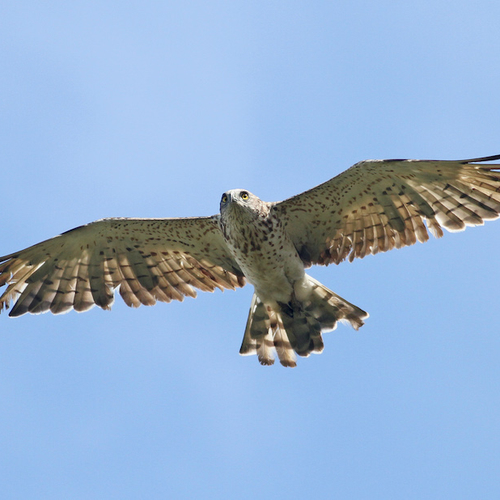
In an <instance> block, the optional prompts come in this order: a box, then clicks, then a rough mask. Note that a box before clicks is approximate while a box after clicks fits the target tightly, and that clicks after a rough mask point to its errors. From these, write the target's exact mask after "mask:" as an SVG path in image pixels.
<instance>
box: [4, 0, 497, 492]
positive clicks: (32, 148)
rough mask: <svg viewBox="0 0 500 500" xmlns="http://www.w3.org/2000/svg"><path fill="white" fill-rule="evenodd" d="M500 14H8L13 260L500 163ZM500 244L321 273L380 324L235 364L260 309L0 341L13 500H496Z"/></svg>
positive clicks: (46, 330)
mask: <svg viewBox="0 0 500 500" xmlns="http://www.w3.org/2000/svg"><path fill="white" fill-rule="evenodd" d="M499 21H500V3H499V2H497V1H493V0H476V1H474V2H471V1H461V0H458V1H455V2H449V1H448V0H446V1H444V0H432V1H431V0H419V1H418V2H416V1H410V2H401V1H378V2H372V1H361V0H350V1H349V2H347V1H339V2H333V1H332V2H320V1H310V0H308V1H289V2H285V1H273V0H271V1H266V2H260V1H254V2H245V1H226V2H224V1H210V2H204V1H200V2H195V1H186V2H169V1H141V2H138V1H130V2H117V1H100V2H97V1H85V2H83V1H72V2H66V1H65V2H63V1H49V2H35V1H24V0H18V1H15V2H13V1H11V2H4V4H3V5H2V8H1V12H0V47H1V50H0V173H1V203H2V205H1V219H2V222H1V233H0V234H1V236H0V254H7V253H10V252H14V251H16V250H19V249H21V248H24V247H26V246H28V245H31V244H34V243H37V242H38V241H41V240H43V239H46V238H49V237H52V236H55V235H56V234H59V233H60V232H62V231H65V230H67V229H70V228H73V227H75V226H78V225H80V224H83V223H86V222H90V221H92V220H95V219H99V218H102V217H113V216H127V217H175V216H191V215H193V216H194V215H212V214H214V213H216V212H217V211H218V206H219V199H220V195H221V193H222V192H223V191H225V190H226V189H231V188H247V189H249V190H250V191H252V192H254V193H255V194H257V195H258V196H260V197H261V198H263V199H265V200H269V201H275V200H280V199H284V198H286V197H289V196H291V195H293V194H296V193H299V192H301V191H304V190H306V189H308V188H310V187H312V186H315V185H317V184H319V183H320V182H323V181H325V180H327V179H329V178H331V177H333V176H334V175H336V174H338V173H340V172H341V171H343V170H344V169H346V168H347V167H349V166H350V165H352V164H354V163H355V162H357V161H359V160H362V159H367V158H427V159H429V158H430V159H461V158H470V157H477V156H485V155H492V154H498V153H500V114H499V110H500V84H499V82H500V34H499V28H498V27H499ZM499 247H500V222H498V221H497V222H490V223H487V224H486V226H484V227H480V228H471V229H468V230H467V231H465V232H463V233H458V234H450V233H446V235H445V237H444V238H442V239H441V240H439V241H438V240H433V241H431V242H429V243H427V244H425V245H420V244H418V245H415V246H413V247H411V248H406V249H403V250H399V251H393V252H389V253H387V254H383V255H377V256H374V257H373V256H370V257H367V258H366V259H364V260H357V261H356V262H354V263H352V264H348V263H344V264H342V265H340V266H330V267H328V268H319V267H316V268H314V269H312V270H311V274H312V275H313V276H314V277H316V278H317V279H319V280H320V281H322V282H323V283H324V284H325V285H327V286H328V287H330V288H332V289H333V290H335V291H336V292H337V293H339V294H340V295H342V296H343V297H345V298H346V299H347V300H349V301H351V302H353V303H355V304H356V305H358V306H360V307H361V308H363V309H365V310H367V311H368V312H369V313H370V318H369V319H368V321H367V322H366V325H365V326H364V327H363V328H362V329H361V330H360V331H359V332H357V333H356V332H354V330H352V329H351V328H350V327H348V326H344V325H340V326H339V328H338V329H337V330H336V331H335V332H333V333H330V334H327V335H326V336H325V337H326V338H325V344H326V348H325V351H324V352H323V354H321V355H320V356H316V355H313V356H311V357H310V358H308V359H299V364H298V367H297V368H295V369H293V370H292V369H285V368H282V367H281V366H280V365H279V364H278V365H275V366H273V367H270V368H268V367H261V366H260V365H259V364H258V362H257V359H256V357H241V356H239V355H238V350H239V347H240V343H241V339H242V336H243V329H244V326H245V321H246V318H247V313H248V308H249V305H250V299H251V296H252V288H251V287H247V288H245V289H242V290H238V291H237V292H224V293H220V292H216V293H214V294H203V293H200V294H199V297H198V298H197V299H196V300H192V299H186V300H185V302H184V303H182V304H181V303H171V304H161V303H159V304H158V305H156V306H155V307H152V308H148V307H141V308H139V309H137V310H132V309H128V308H127V307H126V306H125V305H124V304H123V303H122V302H121V299H117V301H116V304H115V305H114V307H113V311H112V312H104V311H101V310H100V309H97V308H95V309H93V310H92V311H90V312H87V313H85V314H77V313H75V312H71V313H69V314H66V315H63V316H53V315H50V314H45V315H41V316H23V317H21V318H18V319H9V318H8V317H7V315H5V314H2V316H1V317H0V489H1V491H2V493H1V496H2V498H5V499H21V498H22V499H31V498H33V499H35V498H36V499H43V498H50V499H59V498H61V499H68V498H71V499H89V498H92V499H94V498H95V499H109V498H120V499H122V498H123V499H139V498H140V499H144V498H147V499H163V498H175V499H177V498H179V499H182V498H217V499H226V498H228V499H229V498H231V499H233V498H239V499H240V498H241V499H255V498H287V499H295V498H297V499H298V498H315V499H330V498H349V499H368V498H369V499H392V498H394V499H401V498H405V499H422V498H426V499H448V498H454V499H470V498H481V499H490V498H491V499H493V498H499V497H500V483H499V480H498V478H499V474H500V318H499V315H498V310H499V290H498V289H499V286H498V283H499V280H500V269H499V265H498V258H497V255H498V248H499Z"/></svg>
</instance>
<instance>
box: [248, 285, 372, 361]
mask: <svg viewBox="0 0 500 500" xmlns="http://www.w3.org/2000/svg"><path fill="white" fill-rule="evenodd" d="M307 278H308V280H309V285H310V286H311V291H310V293H309V296H308V298H307V299H305V300H303V301H302V302H299V301H297V300H295V301H292V302H290V303H288V304H277V305H274V307H273V306H271V305H266V304H264V303H263V302H262V301H261V300H260V298H259V297H258V295H257V294H255V293H254V295H253V297H252V303H251V306H250V312H249V314H248V320H247V325H246V328H245V335H244V337H243V343H242V345H241V349H240V354H242V355H250V354H257V356H258V359H259V362H260V363H261V364H262V365H272V364H273V363H274V356H275V353H277V354H278V359H279V360H280V363H281V364H282V365H283V366H288V367H294V366H296V365H297V362H296V356H295V353H297V354H298V355H299V356H306V357H307V356H309V355H310V354H311V353H312V352H314V353H318V354H319V353H320V352H322V351H323V348H324V344H323V338H322V336H321V333H322V332H324V331H331V330H334V329H335V328H336V327H337V323H338V321H348V322H349V323H350V324H351V326H352V327H353V328H354V329H355V330H358V329H359V328H360V327H361V326H363V324H364V321H363V320H364V319H366V318H367V317H368V313H366V312H365V311H363V310H362V309H360V308H359V307H357V306H355V305H354V304H351V303H350V302H347V301H346V300H345V299H343V298H342V297H340V296H339V295H337V294H336V293H334V292H332V291H331V290H329V289H328V288H326V287H325V286H324V285H322V284H321V283H319V282H318V281H316V280H315V279H314V278H311V277H310V276H308V277H307Z"/></svg>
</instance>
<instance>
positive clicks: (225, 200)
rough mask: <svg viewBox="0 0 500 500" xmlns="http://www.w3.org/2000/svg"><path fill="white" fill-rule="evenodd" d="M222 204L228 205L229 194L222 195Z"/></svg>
mask: <svg viewBox="0 0 500 500" xmlns="http://www.w3.org/2000/svg"><path fill="white" fill-rule="evenodd" d="M221 201H222V203H226V202H227V194H223V195H222V200H221Z"/></svg>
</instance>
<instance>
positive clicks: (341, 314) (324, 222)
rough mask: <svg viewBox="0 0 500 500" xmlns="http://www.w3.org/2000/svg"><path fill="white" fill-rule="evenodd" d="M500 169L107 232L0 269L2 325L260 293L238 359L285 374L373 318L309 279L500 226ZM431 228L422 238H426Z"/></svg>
mask: <svg viewBox="0 0 500 500" xmlns="http://www.w3.org/2000/svg"><path fill="white" fill-rule="evenodd" d="M495 160H500V155H496V156H489V157H485V158H475V159H469V160H462V161H432V160H367V161H362V162H359V163H357V164H355V165H354V166H352V167H351V168H349V169H348V170H346V171H345V172H343V173H341V174H340V175H337V176H336V177H334V178H333V179H331V180H329V181H327V182H325V183H323V184H320V185H319V186H316V187H315V188H313V189H310V190H309V191H306V192H304V193H302V194H299V195H297V196H293V197H292V198H289V199H287V200H284V201H281V202H265V201H262V200H260V199H259V198H258V197H257V196H255V195H253V194H252V193H250V192H249V191H246V190H244V189H233V190H230V191H227V192H226V193H224V194H223V195H222V199H221V202H220V213H219V214H217V215H214V216H212V217H190V218H173V219H172V218H171V219H129V218H110V219H102V220H98V221H96V222H92V223H90V224H87V225H84V226H80V227H77V228H75V229H71V230H70V231H67V232H65V233H63V234H61V235H59V236H56V237H54V238H51V239H49V240H46V241H43V242H42V243H38V244H37V245H34V246H32V247H29V248H26V249H25V250H21V251H19V252H15V253H12V254H10V255H6V256H4V257H0V286H4V285H8V286H7V288H6V289H5V290H4V292H3V295H2V296H1V297H0V311H1V310H2V309H4V308H5V309H8V308H9V306H10V303H11V302H14V305H13V307H12V309H11V311H10V316H20V315H22V314H25V313H32V314H37V313H43V312H46V311H51V312H52V313H54V314H60V313H64V312H67V311H69V310H70V309H75V310H76V311H79V312H81V311H86V310H87V309H90V308H91V307H93V306H94V305H98V306H99V307H101V308H102V309H110V307H111V305H112V304H113V301H114V291H115V289H116V288H118V290H119V292H120V295H121V296H122V298H123V300H124V301H125V303H126V304H127V305H129V306H131V307H138V306H140V305H141V304H144V305H148V306H151V305H153V304H155V303H156V301H157V300H160V301H162V302H170V301H171V300H180V301H182V300H183V299H184V297H186V296H189V297H196V291H195V288H197V289H199V290H202V291H208V292H213V291H214V290H215V289H216V288H219V289H221V290H223V289H225V288H226V289H232V290H234V289H235V288H237V287H242V286H244V285H245V283H246V282H247V281H248V282H249V283H251V284H252V285H253V286H254V288H255V293H254V295H253V298H252V302H251V306H250V313H249V315H248V320H247V324H246V328H245V333H244V337H243V343H242V346H241V349H240V353H241V354H243V355H246V354H257V356H258V359H259V361H260V363H261V364H263V365H271V364H273V362H274V357H275V354H276V353H277V355H278V358H279V360H280V362H281V364H282V365H283V366H290V367H293V366H295V365H296V356H295V354H298V355H299V356H308V355H309V354H310V353H312V352H315V353H319V352H321V351H322V350H323V339H322V336H321V333H322V332H323V331H328V330H333V329H335V327H336V326H337V322H338V321H339V320H343V321H347V322H349V323H350V324H351V326H352V327H353V328H355V329H356V330H357V329H358V328H359V327H361V326H362V325H363V323H364V320H365V319H366V318H367V317H368V314H367V313H366V312H365V311H363V310H362V309H360V308H359V307H357V306H355V305H354V304H351V303H350V302H348V301H347V300H345V299H343V298H342V297H340V296H339V295H337V294H336V293H334V292H332V291H331V290H329V289H328V288H326V287H325V286H324V285H322V284H321V283H319V282H318V281H316V280H315V279H313V278H312V277H311V276H308V275H307V274H306V273H305V269H306V268H308V267H310V266H311V265H312V264H320V265H328V264H331V263H335V264H340V263H341V262H342V261H344V260H346V259H348V260H349V261H352V260H353V259H354V258H356V257H359V258H363V257H365V255H368V254H376V253H378V252H386V251H387V250H391V249H393V248H401V247H404V246H407V245H413V244H414V243H416V241H417V240H418V241H420V242H425V241H427V240H428V239H429V235H428V231H430V232H431V233H432V234H433V235H434V236H435V237H436V238H439V237H441V236H442V235H443V229H442V228H443V227H444V228H445V229H447V230H448V231H461V230H463V229H465V227H466V226H477V225H482V224H483V223H484V221H485V220H489V219H496V218H497V217H498V216H499V214H500V164H491V163H487V162H491V161H495ZM424 222H425V224H424Z"/></svg>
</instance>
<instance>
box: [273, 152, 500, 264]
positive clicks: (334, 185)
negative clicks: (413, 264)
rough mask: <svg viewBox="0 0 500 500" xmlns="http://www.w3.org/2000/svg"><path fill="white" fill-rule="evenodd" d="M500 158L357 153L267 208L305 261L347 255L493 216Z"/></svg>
mask: <svg viewBox="0 0 500 500" xmlns="http://www.w3.org/2000/svg"><path fill="white" fill-rule="evenodd" d="M499 159H500V155H497V156H489V157H485V158H476V159H472V160H462V161H431V160H429V161H428V160H367V161H362V162H360V163H357V164H356V165H354V166H352V167H351V168H350V169H348V170H346V171H345V172H343V173H341V174H340V175H338V176H337V177H334V178H333V179H331V180H329V181H327V182H325V183H324V184H320V185H319V186H317V187H315V188H313V189H310V190H309V191H306V192H304V193H302V194H299V195H297V196H294V197H292V198H289V199H287V200H285V201H282V202H279V203H276V204H275V205H274V206H273V210H275V211H276V213H277V215H278V216H279V218H280V219H281V220H282V222H283V224H284V225H285V227H286V231H287V233H288V234H289V236H290V237H291V239H292V241H293V243H294V245H295V247H296V248H297V251H298V252H299V255H300V256H301V258H302V260H303V261H304V263H305V264H306V265H311V264H325V265H327V264H331V263H335V264H338V263H340V262H342V261H343V260H344V259H346V258H349V260H350V261H352V260H353V259H354V258H355V257H360V258H362V257H365V256H366V255H368V254H376V253H378V252H385V251H387V250H391V249H392V248H400V247H403V246H407V245H412V244H414V243H415V242H416V241H417V240H418V241H420V242H424V241H427V240H428V239H429V235H428V233H427V229H426V227H425V225H424V221H425V222H426V224H427V228H428V229H429V231H430V232H431V233H432V234H433V235H434V236H435V237H440V236H442V235H443V231H442V228H441V227H444V228H446V229H447V230H449V231H461V230H463V229H465V227H466V226H476V225H480V224H483V221H484V220H488V219H496V218H497V217H498V216H499V213H500V165H494V164H483V162H486V161H494V160H499Z"/></svg>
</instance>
